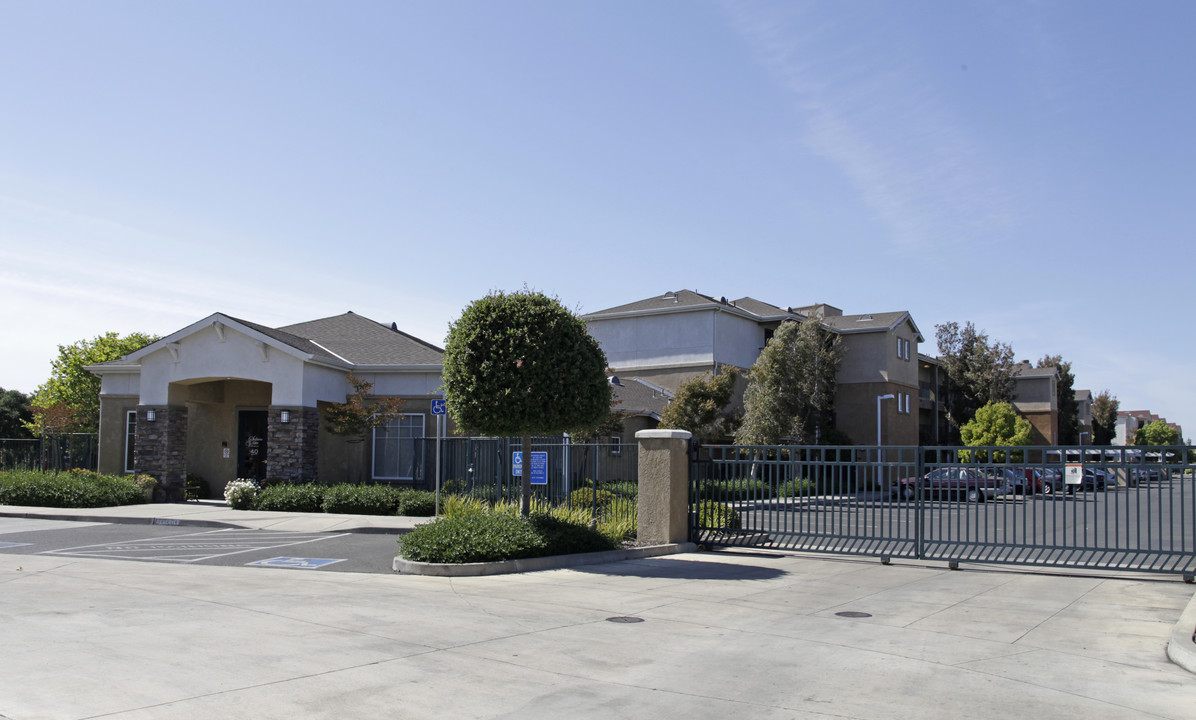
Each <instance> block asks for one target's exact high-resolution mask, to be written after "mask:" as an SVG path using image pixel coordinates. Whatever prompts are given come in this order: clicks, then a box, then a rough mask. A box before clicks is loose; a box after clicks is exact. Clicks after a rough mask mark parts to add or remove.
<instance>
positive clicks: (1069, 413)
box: [1038, 355, 1080, 445]
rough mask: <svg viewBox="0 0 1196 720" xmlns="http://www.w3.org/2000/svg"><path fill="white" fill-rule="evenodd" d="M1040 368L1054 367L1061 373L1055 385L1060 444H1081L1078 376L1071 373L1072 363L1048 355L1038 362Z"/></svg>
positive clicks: (1058, 356)
mask: <svg viewBox="0 0 1196 720" xmlns="http://www.w3.org/2000/svg"><path fill="white" fill-rule="evenodd" d="M1038 367H1040V368H1048V367H1053V368H1055V369H1056V370H1058V371H1059V382H1058V384H1056V385H1055V404H1056V405H1057V406H1058V408H1059V444H1060V445H1076V444H1078V443H1079V442H1080V404H1079V403H1078V402H1076V391H1075V384H1076V376H1075V375H1073V374H1072V372H1071V363H1070V362H1068V361H1067V360H1064V359H1063V356H1062V355H1047V356H1045V357H1043V358H1042V359H1041V360H1039V361H1038Z"/></svg>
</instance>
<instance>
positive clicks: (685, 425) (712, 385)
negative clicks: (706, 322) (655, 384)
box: [660, 365, 739, 442]
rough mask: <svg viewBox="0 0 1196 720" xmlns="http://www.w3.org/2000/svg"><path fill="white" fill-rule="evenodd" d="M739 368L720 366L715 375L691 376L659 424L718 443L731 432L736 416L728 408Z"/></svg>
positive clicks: (733, 428) (679, 389) (703, 440)
mask: <svg viewBox="0 0 1196 720" xmlns="http://www.w3.org/2000/svg"><path fill="white" fill-rule="evenodd" d="M738 379H739V369H738V368H735V367H732V366H730V365H720V366H719V367H718V374H717V375H715V376H713V377H712V376H711V375H710V373H706V374H705V375H699V376H698V377H692V378H690V379H688V380H686V381H685V382H683V383H681V386H680V387H679V388H677V395H676V396H675V397H674V398H673V400H672V402H670V403H669V404H668V406H667V407H665V409H664V412H662V413H661V414H660V427H662V428H675V429H677V430H687V431H689V432H691V433H693V436H694V437H696V438H698V439H699V440H701V441H702V442H722V441H724V440H726V439H727V438H729V437H731V435H732V434H733V433H734V432H735V425H736V422H737V420H738V418H736V417H735V415H734V414H733V413H732V412H731V411H730V409H729V408H728V405H730V403H731V395H732V394H734V392H735V381H736V380H738Z"/></svg>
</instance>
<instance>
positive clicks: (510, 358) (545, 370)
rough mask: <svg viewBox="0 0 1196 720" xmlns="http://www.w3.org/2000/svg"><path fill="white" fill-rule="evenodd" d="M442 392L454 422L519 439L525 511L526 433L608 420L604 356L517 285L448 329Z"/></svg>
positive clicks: (574, 325)
mask: <svg viewBox="0 0 1196 720" xmlns="http://www.w3.org/2000/svg"><path fill="white" fill-rule="evenodd" d="M443 382H444V394H445V399H446V400H447V401H448V408H449V413H450V414H451V416H452V418H453V422H454V423H456V425H457V427H459V428H461V429H462V430H463V431H465V432H467V433H470V434H478V435H497V436H519V437H521V438H522V440H523V450H524V453H525V457H526V458H528V460H527V462H525V463H524V465H525V468H526V469H525V470H524V472H523V483H522V485H523V493H522V498H521V503H520V510H521V512H522V513H523V514H524V515H528V514H529V513H530V511H531V472H530V451H531V449H532V436H533V435H550V434H559V433H562V432H569V433H582V432H585V431H587V430H590V429H592V428H593V427H594V426H596V425H598V424H599V423H601V422H602V421H604V420H606V419H607V418H609V417H610V412H611V389H610V383H609V382H607V379H606V355H605V354H604V353H603V352H602V348H601V347H599V345H598V342H597V341H596V340H594V338H593V337H592V336H591V335H590V334H589V333H588V332H587V331H586V325H585V323H584V322H583V321H582V320H581V318H579V317H577V316H576V315H574V314H573V313H571V312H569V310H568V309H566V308H565V307H564V306H563V305H561V303H560V301H558V300H556V299H555V298H550V297H547V296H545V295H543V294H542V293H538V292H534V291H531V290H527V289H525V290H523V291H521V292H515V293H510V294H507V293H503V292H492V293H490V294H489V295H487V296H486V297H483V298H481V299H479V300H475V301H474V302H473V303H471V304H470V305H469V306H468V307H466V308H465V310H464V312H462V314H461V317H460V318H458V319H457V320H456V321H455V322H453V323H452V325H450V326H449V334H448V339H447V341H446V342H445V348H444V375H443Z"/></svg>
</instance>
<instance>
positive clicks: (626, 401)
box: [610, 375, 673, 420]
mask: <svg viewBox="0 0 1196 720" xmlns="http://www.w3.org/2000/svg"><path fill="white" fill-rule="evenodd" d="M610 384H611V391H612V395H613V398H612V399H613V403H612V404H613V407H614V409H615V410H617V411H619V412H622V413H624V414H626V415H632V416H635V415H647V416H648V417H652V418H656V419H657V420H659V419H660V414H661V413H663V412H664V409H665V406H667V405H668V404H669V402H670V401H672V399H673V393H671V392H669V391H668V390H665V389H664V388H662V387H659V386H657V385H653V384H652V383H650V382H648V381H647V380H643V379H641V378H638V377H633V378H623V377H619V376H618V375H612V376H611V377H610Z"/></svg>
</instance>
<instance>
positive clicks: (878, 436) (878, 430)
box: [876, 393, 897, 446]
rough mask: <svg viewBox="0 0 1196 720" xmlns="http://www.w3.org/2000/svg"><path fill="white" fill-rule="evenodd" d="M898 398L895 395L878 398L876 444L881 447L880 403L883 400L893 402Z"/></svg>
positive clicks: (879, 396)
mask: <svg viewBox="0 0 1196 720" xmlns="http://www.w3.org/2000/svg"><path fill="white" fill-rule="evenodd" d="M895 397H897V396H896V395H894V394H893V393H889V394H887V395H877V396H876V444H877V445H878V446H879V445H880V403H881V401H882V400H892V399H893V398H895Z"/></svg>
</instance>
